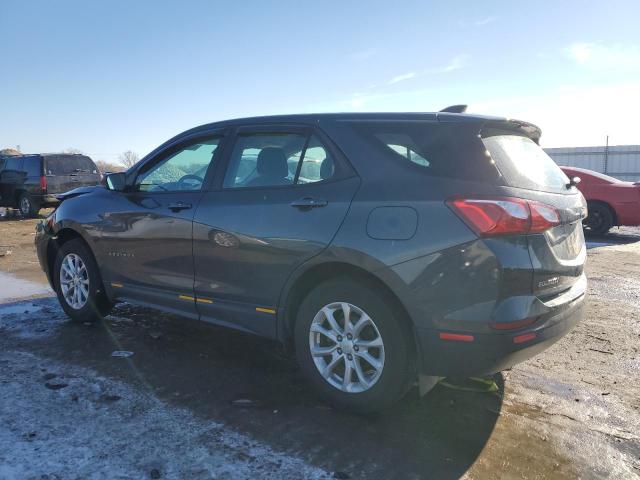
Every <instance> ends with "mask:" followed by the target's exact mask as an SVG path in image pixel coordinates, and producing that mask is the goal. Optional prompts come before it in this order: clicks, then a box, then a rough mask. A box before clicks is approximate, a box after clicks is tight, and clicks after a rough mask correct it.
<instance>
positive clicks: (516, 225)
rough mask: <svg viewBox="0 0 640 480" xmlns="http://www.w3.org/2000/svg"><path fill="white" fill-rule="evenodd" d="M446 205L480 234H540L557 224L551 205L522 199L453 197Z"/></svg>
mask: <svg viewBox="0 0 640 480" xmlns="http://www.w3.org/2000/svg"><path fill="white" fill-rule="evenodd" d="M447 204H448V205H449V207H451V208H452V209H453V211H454V212H455V213H456V214H458V216H459V217H460V218H461V219H462V220H464V222H465V223H466V224H467V225H468V226H469V227H470V228H471V229H472V230H473V231H474V232H476V233H477V234H478V235H480V236H481V237H492V236H496V235H519V234H527V233H540V232H544V231H545V230H548V229H549V228H552V227H555V226H556V225H559V224H560V215H559V213H558V211H557V210H556V209H555V208H554V207H552V206H550V205H545V204H544V203H540V202H536V201H533V200H525V199H523V198H515V197H496V198H454V199H452V200H449V201H447Z"/></svg>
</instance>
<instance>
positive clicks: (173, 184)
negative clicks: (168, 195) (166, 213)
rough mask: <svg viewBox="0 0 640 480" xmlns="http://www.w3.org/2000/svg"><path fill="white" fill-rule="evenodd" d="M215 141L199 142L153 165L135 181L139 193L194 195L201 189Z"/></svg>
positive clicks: (216, 140) (214, 147)
mask: <svg viewBox="0 0 640 480" xmlns="http://www.w3.org/2000/svg"><path fill="white" fill-rule="evenodd" d="M218 143H219V139H217V138H214V139H210V140H204V141H199V142H197V143H192V144H189V145H187V146H186V147H182V148H181V149H179V150H178V151H177V152H175V153H172V154H170V155H169V156H167V157H166V158H164V159H162V160H160V161H159V162H157V163H154V164H153V165H152V166H150V167H149V168H147V169H144V170H143V171H142V173H140V174H139V175H138V177H137V178H136V182H135V184H136V186H137V188H138V190H140V191H147V192H175V191H197V190H201V189H202V186H203V185H204V178H205V175H206V173H207V169H208V168H209V165H210V164H211V162H212V161H213V159H214V156H215V152H216V150H217V148H218Z"/></svg>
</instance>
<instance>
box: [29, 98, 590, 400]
mask: <svg viewBox="0 0 640 480" xmlns="http://www.w3.org/2000/svg"><path fill="white" fill-rule="evenodd" d="M447 110H448V111H442V112H437V113H406V114H395V113H394V114H387V113H382V114H318V115H286V116H273V117H259V118H247V119H239V120H230V121H222V122H217V123H212V124H208V125H204V126H200V127H196V128H194V129H191V130H188V131H186V132H184V133H182V134H180V135H178V136H176V137H174V138H172V139H171V140H169V141H167V142H165V143H164V144H162V145H161V146H160V147H158V148H157V149H156V150H154V151H153V152H151V153H150V154H149V155H147V156H146V157H145V158H143V159H142V160H141V161H140V162H139V163H137V164H136V165H134V166H133V167H131V168H130V169H129V170H128V171H127V172H123V173H114V174H110V175H108V176H107V177H106V184H105V185H104V186H95V187H82V188H78V189H75V190H72V191H70V192H67V193H66V194H63V195H61V196H60V198H61V200H62V203H61V204H60V206H59V207H58V208H57V210H55V211H54V212H53V213H52V214H51V215H50V216H49V217H47V218H46V219H45V220H43V221H42V223H41V224H40V225H39V226H38V233H37V236H36V245H37V251H38V257H39V261H40V263H41V265H42V268H43V269H44V271H45V272H46V274H47V276H48V278H49V282H50V283H51V285H52V287H53V288H54V290H55V291H56V293H57V296H58V299H59V301H60V304H61V305H62V308H63V309H64V311H65V312H66V313H67V314H68V315H69V317H71V318H72V319H73V320H78V321H83V322H85V321H91V320H94V319H98V318H101V317H102V316H104V315H106V314H107V313H108V312H109V311H110V309H111V308H112V306H113V305H114V303H115V302H120V301H124V302H130V303H135V304H139V305H144V306H148V307H152V308H156V309H161V310H164V311H168V312H173V313H176V314H179V315H182V316H184V317H189V318H193V319H199V320H203V321H206V322H211V323H214V324H218V325H224V326H228V327H232V328H236V329H240V330H244V331H247V332H251V333H254V334H258V335H263V336H265V337H268V338H271V339H276V340H278V341H280V342H282V343H283V344H285V345H287V346H290V347H292V350H293V351H295V354H296V357H297V360H298V362H299V363H300V366H301V368H302V370H303V371H304V372H305V374H306V375H307V377H308V379H309V381H310V382H311V384H313V386H314V387H315V389H316V390H317V392H318V393H319V395H320V396H322V397H323V398H324V399H325V400H326V401H328V402H329V403H331V404H333V405H335V406H337V407H340V408H345V409H349V410H353V411H359V412H367V411H375V410H380V409H383V408H386V407H389V406H390V405H392V404H393V403H394V402H396V401H397V400H398V399H400V398H401V397H402V396H403V395H404V394H405V393H406V392H407V390H408V389H409V388H410V387H411V386H412V385H414V384H415V382H416V380H417V379H419V378H420V379H422V378H424V379H427V380H429V379H433V378H437V377H442V376H470V375H480V374H489V373H494V372H498V371H500V370H503V369H506V368H509V367H510V366H512V365H514V364H516V363H518V362H521V361H523V360H525V359H527V358H530V357H531V356H533V355H535V354H537V353H539V352H541V351H542V350H544V349H546V348H547V347H549V346H550V345H551V344H553V343H554V342H555V341H557V340H558V339H559V338H561V337H562V336H563V335H564V334H565V333H567V332H568V331H569V330H570V329H571V328H572V327H573V326H574V325H575V324H576V323H577V322H578V320H579V319H580V318H581V316H582V310H583V306H584V303H585V292H586V277H585V274H584V271H583V270H584V263H585V257H586V248H585V243H584V237H583V232H582V225H581V222H582V219H583V218H584V217H585V216H586V204H585V201H584V198H583V196H582V194H581V193H580V192H579V191H578V190H577V189H576V188H575V183H577V179H569V178H567V177H566V176H565V174H564V173H563V172H562V170H560V168H558V167H557V166H556V164H555V163H554V162H553V160H551V158H549V157H548V156H547V155H546V154H545V153H544V151H543V150H542V149H541V148H540V147H539V145H538V140H539V138H540V129H539V128H538V127H536V126H535V125H532V124H530V123H526V122H522V121H516V120H510V119H504V118H495V117H486V116H476V115H470V114H466V113H462V112H463V109H461V108H460V109H459V108H450V109H447ZM427 383H428V382H427ZM425 385H426V383H425Z"/></svg>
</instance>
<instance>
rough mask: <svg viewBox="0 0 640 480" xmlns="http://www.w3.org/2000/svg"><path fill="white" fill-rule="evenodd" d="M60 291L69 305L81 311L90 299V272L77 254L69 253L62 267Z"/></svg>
mask: <svg viewBox="0 0 640 480" xmlns="http://www.w3.org/2000/svg"><path fill="white" fill-rule="evenodd" d="M60 290H61V291H62V296H63V297H64V300H65V301H66V302H67V304H68V305H69V306H70V307H71V308H73V309H75V310H80V309H81V308H82V307H84V306H85V304H86V303H87V300H88V299H89V272H88V270H87V266H86V265H85V263H84V262H83V261H82V258H80V257H79V256H78V255H77V254H75V253H69V254H67V256H66V257H64V259H63V260H62V264H61V265H60Z"/></svg>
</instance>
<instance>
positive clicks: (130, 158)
mask: <svg viewBox="0 0 640 480" xmlns="http://www.w3.org/2000/svg"><path fill="white" fill-rule="evenodd" d="M118 159H119V160H120V163H121V164H122V165H124V166H125V168H130V167H133V166H134V165H135V164H136V163H138V160H140V157H139V156H138V154H137V153H136V152H132V151H131V150H127V151H126V152H124V153H122V154H121V155H120V157H118Z"/></svg>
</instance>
